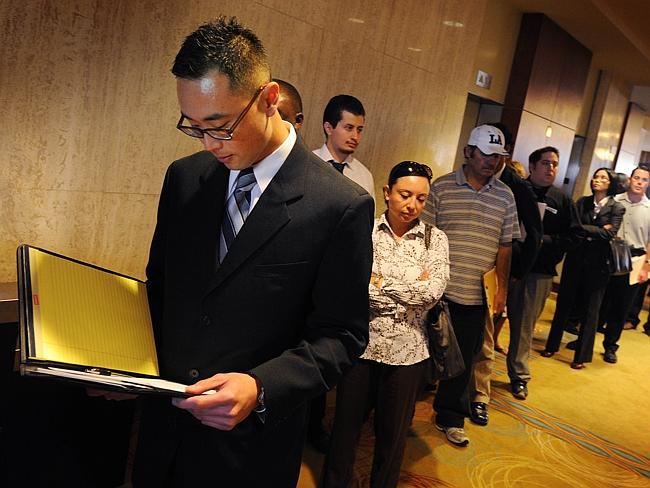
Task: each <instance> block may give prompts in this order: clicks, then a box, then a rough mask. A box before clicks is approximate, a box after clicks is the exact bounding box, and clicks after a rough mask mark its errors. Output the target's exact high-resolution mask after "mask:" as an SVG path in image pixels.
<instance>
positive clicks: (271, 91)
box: [263, 81, 280, 117]
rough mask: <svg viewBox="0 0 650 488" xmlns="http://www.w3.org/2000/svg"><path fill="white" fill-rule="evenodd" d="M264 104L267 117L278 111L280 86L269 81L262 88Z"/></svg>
mask: <svg viewBox="0 0 650 488" xmlns="http://www.w3.org/2000/svg"><path fill="white" fill-rule="evenodd" d="M263 96H264V102H265V104H266V105H265V107H264V108H265V112H266V115H267V117H271V116H272V115H273V114H274V113H275V112H277V110H278V103H279V102H280V85H278V84H277V83H276V82H275V81H271V82H269V83H268V84H267V85H266V88H264V94H263Z"/></svg>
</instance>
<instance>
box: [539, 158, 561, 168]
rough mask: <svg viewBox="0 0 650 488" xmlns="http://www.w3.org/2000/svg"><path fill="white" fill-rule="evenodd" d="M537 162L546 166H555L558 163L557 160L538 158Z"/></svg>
mask: <svg viewBox="0 0 650 488" xmlns="http://www.w3.org/2000/svg"><path fill="white" fill-rule="evenodd" d="M539 164H541V165H542V166H546V167H547V168H557V167H558V166H559V164H560V163H558V162H557V161H551V160H550V159H540V160H539Z"/></svg>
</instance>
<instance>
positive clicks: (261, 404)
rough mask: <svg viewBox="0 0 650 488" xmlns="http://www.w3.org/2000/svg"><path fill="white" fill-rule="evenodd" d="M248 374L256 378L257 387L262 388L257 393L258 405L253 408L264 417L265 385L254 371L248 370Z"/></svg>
mask: <svg viewBox="0 0 650 488" xmlns="http://www.w3.org/2000/svg"><path fill="white" fill-rule="evenodd" d="M246 374H247V375H248V376H250V377H251V378H253V379H254V380H255V383H256V384H257V387H258V388H259V389H260V392H259V394H258V395H257V407H255V408H254V409H253V412H255V413H256V414H257V415H258V416H260V418H262V417H263V416H264V415H263V414H264V413H265V412H266V395H265V391H264V385H263V384H262V382H261V381H260V379H259V378H258V377H257V376H255V375H254V374H253V373H251V372H248V373H246Z"/></svg>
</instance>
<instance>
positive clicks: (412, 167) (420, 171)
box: [388, 161, 433, 188]
mask: <svg viewBox="0 0 650 488" xmlns="http://www.w3.org/2000/svg"><path fill="white" fill-rule="evenodd" d="M402 176H423V177H425V178H426V179H427V181H428V182H429V183H431V177H432V176H433V172H432V171H431V168H429V167H428V166H427V165H426V164H421V163H416V162H415V161H402V162H401V163H397V164H396V165H395V166H393V169H391V170H390V174H389V175H388V188H392V187H393V185H394V184H395V182H396V181H397V179H398V178H401V177H402Z"/></svg>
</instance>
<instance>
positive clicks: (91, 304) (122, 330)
mask: <svg viewBox="0 0 650 488" xmlns="http://www.w3.org/2000/svg"><path fill="white" fill-rule="evenodd" d="M28 253H29V270H28V272H29V275H30V282H31V290H29V292H30V295H31V296H30V297H26V298H28V299H31V302H32V303H31V309H32V314H33V315H32V326H33V327H32V334H33V346H34V347H33V350H32V351H31V355H30V357H32V358H33V359H37V360H44V361H56V362H60V363H68V364H75V365H85V366H89V367H96V368H105V369H110V370H118V371H125V372H130V373H136V374H142V375H150V376H158V374H159V373H158V362H157V359H156V346H155V341H154V337H153V330H152V327H151V318H150V315H149V305H148V303H147V290H146V287H145V284H144V283H143V282H141V281H138V280H136V279H134V278H127V277H125V276H121V275H118V274H114V273H112V272H108V271H106V270H102V269H98V268H95V267H92V266H89V265H86V264H82V263H79V262H76V261H73V260H70V259H66V258H64V257H61V256H57V255H54V254H50V253H48V252H44V251H42V250H39V249H35V248H32V247H29V248H28Z"/></svg>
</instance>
